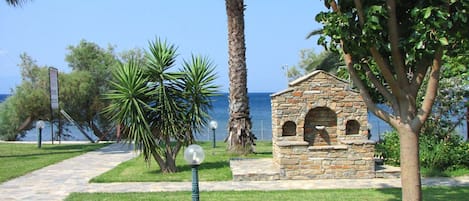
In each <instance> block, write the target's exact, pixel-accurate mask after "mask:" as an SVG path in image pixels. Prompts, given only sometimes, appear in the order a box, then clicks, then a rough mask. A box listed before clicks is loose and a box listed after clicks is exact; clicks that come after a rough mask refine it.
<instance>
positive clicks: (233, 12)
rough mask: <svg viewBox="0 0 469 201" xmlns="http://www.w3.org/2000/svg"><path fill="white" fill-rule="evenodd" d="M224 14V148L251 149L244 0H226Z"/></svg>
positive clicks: (251, 136) (231, 149)
mask: <svg viewBox="0 0 469 201" xmlns="http://www.w3.org/2000/svg"><path fill="white" fill-rule="evenodd" d="M225 5H226V14H227V16H228V54H229V59H228V65H229V78H230V90H229V92H230V95H229V101H230V103H229V107H230V118H229V122H228V127H229V128H228V131H229V135H228V137H227V139H226V140H227V141H228V150H229V151H231V152H236V153H241V154H246V153H250V152H252V151H253V146H254V145H255V143H254V140H255V136H254V134H253V133H252V132H251V127H252V124H251V117H250V114H249V100H248V93H247V69H246V47H245V42H244V9H245V7H244V2H243V0H226V1H225Z"/></svg>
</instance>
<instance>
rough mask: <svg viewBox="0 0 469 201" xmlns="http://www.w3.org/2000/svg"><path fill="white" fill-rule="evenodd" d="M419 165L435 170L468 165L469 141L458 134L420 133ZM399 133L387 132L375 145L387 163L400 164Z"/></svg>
mask: <svg viewBox="0 0 469 201" xmlns="http://www.w3.org/2000/svg"><path fill="white" fill-rule="evenodd" d="M419 145H420V150H419V154H420V165H421V166H422V167H424V168H429V169H434V170H436V171H443V170H451V169H457V168H462V167H469V143H466V142H464V141H463V140H462V138H461V137H460V136H459V135H456V134H448V135H446V136H441V135H436V134H435V135H431V134H425V133H424V134H422V135H421V136H420V138H419ZM399 147H400V145H399V134H398V133H397V131H392V132H388V133H386V134H385V135H384V140H383V141H382V142H381V143H378V144H377V146H376V152H377V154H378V155H382V156H383V157H384V163H385V164H388V165H399V164H400V161H399V159H400V148H399Z"/></svg>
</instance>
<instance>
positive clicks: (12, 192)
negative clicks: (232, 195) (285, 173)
mask: <svg viewBox="0 0 469 201" xmlns="http://www.w3.org/2000/svg"><path fill="white" fill-rule="evenodd" d="M135 156H136V154H135V153H133V152H132V151H130V150H129V147H128V146H127V145H121V144H113V145H110V146H108V147H105V148H103V149H100V150H98V151H94V152H89V153H86V154H84V155H81V156H78V157H75V158H72V159H68V160H65V161H63V162H61V163H58V164H55V165H51V166H48V167H45V168H43V169H41V170H38V171H35V172H32V173H30V174H27V175H25V176H23V177H19V178H17V179H13V180H10V181H8V182H5V183H3V184H0V200H2V201H10V200H47V201H49V200H63V199H65V198H66V197H67V195H69V194H70V193H71V192H161V191H191V188H192V183H191V182H130V183H105V184H102V183H88V181H89V180H90V179H91V178H93V177H95V176H98V175H100V174H102V173H103V172H105V171H107V170H109V169H111V168H113V167H114V166H116V165H117V164H119V163H121V162H122V161H126V160H129V159H131V158H133V157H135ZM422 183H423V185H426V186H469V177H457V178H428V179H423V180H422ZM400 186H401V185H400V179H340V180H294V181H291V180H275V181H222V182H200V184H199V188H200V190H201V191H221V190H288V189H334V188H397V187H400Z"/></svg>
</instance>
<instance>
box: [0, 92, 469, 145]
mask: <svg viewBox="0 0 469 201" xmlns="http://www.w3.org/2000/svg"><path fill="white" fill-rule="evenodd" d="M271 94H272V93H268V92H262V93H249V94H248V96H249V107H250V113H251V121H252V132H253V133H254V134H255V135H256V137H257V138H258V140H262V141H270V140H271V139H272V115H271V114H272V112H271V104H270V95H271ZM7 97H8V95H5V94H0V102H3V100H5V99H6V98H7ZM209 115H210V117H211V120H214V121H216V122H217V123H218V127H217V129H216V130H215V136H216V140H217V141H223V140H224V139H225V138H226V137H227V135H228V126H227V125H228V118H229V107H228V93H222V94H220V95H219V96H215V97H213V108H212V110H211V111H210V112H209ZM368 123H369V124H370V125H371V134H372V135H371V140H374V141H378V140H379V139H382V135H383V134H384V133H385V132H387V131H391V130H392V128H391V127H390V126H389V124H388V123H386V122H384V121H383V120H381V119H379V118H378V117H376V116H375V115H373V114H372V113H368ZM53 129H54V130H55V131H56V129H57V128H56V125H54V128H53ZM85 131H86V132H87V133H88V135H90V136H94V135H92V132H91V131H90V130H85ZM457 131H458V133H460V134H461V136H463V138H464V139H465V138H466V136H465V134H466V133H467V127H466V125H465V124H464V125H461V126H459V127H458V128H457ZM37 133H38V131H37V130H36V129H31V130H29V131H27V132H26V135H25V136H24V137H23V138H21V139H20V140H22V141H35V140H37ZM212 135H213V131H212V130H211V129H210V128H209V127H205V128H202V129H201V131H200V132H198V133H197V134H196V135H195V136H196V139H197V140H200V141H211V140H212ZM42 136H43V137H42V139H43V140H45V141H49V140H50V139H51V127H50V124H48V123H46V127H45V128H44V129H43V135H42ZM94 139H95V140H96V137H94ZM62 140H73V141H86V140H87V138H86V137H85V136H84V135H83V134H82V133H81V132H80V131H79V130H78V128H77V127H75V126H73V125H69V126H67V129H66V131H65V133H64V138H63V139H62Z"/></svg>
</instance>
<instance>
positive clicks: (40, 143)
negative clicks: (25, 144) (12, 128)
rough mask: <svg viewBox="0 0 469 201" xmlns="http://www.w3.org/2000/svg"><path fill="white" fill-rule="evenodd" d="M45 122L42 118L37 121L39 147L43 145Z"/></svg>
mask: <svg viewBox="0 0 469 201" xmlns="http://www.w3.org/2000/svg"><path fill="white" fill-rule="evenodd" d="M44 126H45V123H44V121H42V120H39V121H37V122H36V128H37V130H38V133H37V148H41V145H42V129H43V128H44Z"/></svg>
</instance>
